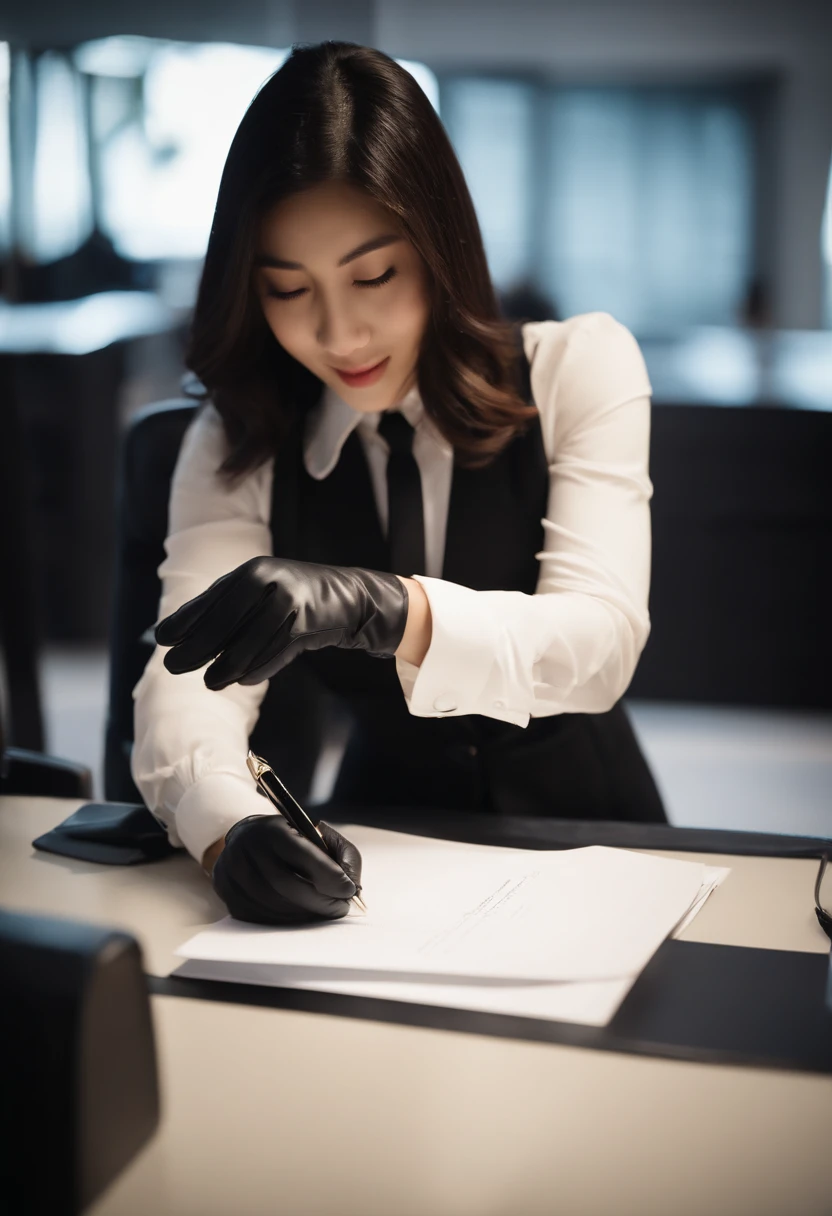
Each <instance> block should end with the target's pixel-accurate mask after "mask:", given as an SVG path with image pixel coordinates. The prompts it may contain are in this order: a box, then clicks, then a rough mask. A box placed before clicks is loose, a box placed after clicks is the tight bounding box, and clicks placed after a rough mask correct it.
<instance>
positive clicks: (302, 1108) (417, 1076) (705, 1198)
mask: <svg viewBox="0 0 832 1216" xmlns="http://www.w3.org/2000/svg"><path fill="white" fill-rule="evenodd" d="M77 805H78V803H76V802H70V801H52V800H40V799H22V798H5V799H0V903H2V904H3V905H4V906H6V907H11V908H16V909H20V910H29V911H36V912H42V913H50V914H57V915H67V916H73V917H76V918H78V919H84V920H90V921H97V922H100V923H104V924H111V925H113V926H117V927H120V928H124V929H127V930H129V931H130V932H132V933H134V934H135V935H136V937H137V938H138V939H139V941H140V942H141V944H142V947H143V950H144V956H145V964H146V967H147V970H148V971H151V972H154V973H155V974H158V975H164V974H167V972H168V971H170V970H171V968H172V967H173V966H174V965H175V961H176V960H175V959H174V955H173V951H174V949H175V948H176V946H178V945H179V944H180V943H181V942H182V941H183V940H185V938H186V937H187V936H189V935H190V934H192V933H194V932H196V931H197V930H198V929H200V928H201V927H203V926H204V925H205V924H207V923H210V922H211V921H213V920H216V919H217V918H218V917H219V916H221V915H222V914H223V908H222V905H221V904H220V902H219V901H218V900H217V899H216V897H215V896H214V894H213V892H212V891H211V888H210V886H209V884H208V882H207V880H206V879H205V878H204V876H203V875H202V874H201V872H200V871H199V869H198V867H197V866H196V865H195V863H194V862H193V861H192V860H191V859H190V858H188V857H186V856H184V855H183V856H182V857H174V858H171V859H169V860H167V861H165V862H164V863H161V864H156V865H148V866H139V867H135V868H133V867H103V866H96V865H93V864H92V863H85V862H80V861H73V860H70V859H68V858H61V857H56V856H54V855H52V854H46V853H38V852H37V851H36V850H34V849H32V848H31V841H32V839H33V838H34V837H35V836H37V835H39V834H40V833H42V832H45V831H47V830H49V828H51V827H54V826H55V824H56V823H58V822H60V820H61V819H63V818H65V817H66V816H67V815H68V814H69V813H70V812H71V811H73V810H74V809H75V807H76V806H77ZM667 855H668V856H675V855H676V854H667ZM679 856H684V857H687V858H688V859H690V858H691V857H694V856H696V855H694V854H690V853H687V854H684V855H682V854H679ZM706 857H707V859H708V860H711V861H713V862H714V863H715V864H725V865H729V866H731V868H732V873H731V875H730V876H729V877H728V879H727V880H726V882H725V884H724V885H723V887H722V888H720V890H718V891H717V892H716V893H715V894H714V895H713V896H712V897H711V899H710V901H709V902H708V904H707V905H706V906H705V908H704V909H703V911H702V912H701V913H700V915H699V916H698V917H697V919H696V920H695V921H694V923H693V925H692V926H691V927H690V928H689V929H688V930H687V931H686V932H685V934H684V936H685V937H686V938H687V939H689V940H697V941H707V942H715V943H719V944H727V945H744V946H754V947H768V948H778V949H788V950H801V951H812V952H818V953H823V952H826V951H828V948H829V947H828V941H827V939H826V937H825V936H824V935H823V933H822V932H821V931H820V928H819V926H818V925H817V921H816V920H815V917H814V914H813V912H812V883H813V879H814V872H815V867H816V864H817V863H816V862H814V861H811V860H802V859H788V860H786V859H778V858H755V857H722V856H716V855H703V860H704V859H705V858H706ZM153 1011H154V1021H155V1028H156V1036H157V1045H158V1051H159V1063H160V1075H161V1080H162V1099H163V1110H164V1115H163V1122H162V1125H161V1128H160V1131H159V1133H158V1134H157V1136H156V1138H155V1140H154V1141H153V1142H152V1143H151V1144H150V1145H149V1146H148V1148H147V1149H146V1150H145V1151H144V1152H143V1153H142V1154H141V1155H140V1157H139V1158H138V1159H137V1160H136V1161H135V1162H134V1163H133V1165H132V1166H131V1167H130V1168H129V1169H128V1170H126V1171H125V1173H124V1174H123V1176H122V1177H121V1178H120V1179H119V1180H118V1181H117V1182H116V1183H115V1184H114V1185H113V1187H111V1188H110V1190H109V1191H108V1192H107V1194H106V1195H105V1196H103V1197H102V1199H101V1200H100V1201H99V1203H98V1204H97V1205H96V1207H95V1208H94V1209H93V1211H92V1212H91V1216H134V1214H135V1216H140V1214H141V1216H145V1214H146V1213H147V1212H149V1211H152V1212H154V1213H156V1214H158V1216H174V1213H175V1214H176V1216H191V1213H193V1216H230V1213H232V1212H233V1213H235V1216H273V1213H274V1212H276V1211H280V1212H281V1216H296V1214H297V1216H301V1214H302V1216H307V1214H308V1216H328V1213H330V1212H336V1211H337V1212H339V1213H344V1214H345V1216H350V1214H351V1213H355V1214H356V1216H358V1214H359V1213H360V1214H361V1216H375V1214H376V1213H377V1214H379V1216H382V1214H383V1216H390V1214H391V1213H395V1216H410V1214H412V1216H424V1214H425V1213H428V1212H430V1213H431V1214H432V1216H457V1214H459V1216H526V1214H529V1216H532V1214H534V1213H547V1214H548V1213H552V1212H554V1211H557V1212H558V1213H559V1214H561V1216H573V1214H576V1216H577V1214H580V1216H584V1214H585V1216H604V1214H605V1213H608V1212H609V1213H612V1212H615V1213H616V1216H624V1214H626V1213H632V1214H633V1216H649V1214H651V1213H656V1214H657V1216H658V1214H660V1216H666V1214H667V1212H668V1211H673V1212H674V1214H675V1216H687V1213H691V1214H693V1213H696V1216H699V1214H700V1213H701V1212H702V1211H703V1210H710V1211H714V1212H719V1214H720V1216H732V1214H736V1216H747V1213H749V1212H752V1211H753V1212H754V1213H755V1216H765V1214H767V1213H770V1214H771V1216H782V1213H783V1212H785V1211H793V1212H800V1213H801V1216H811V1214H812V1213H827V1214H828V1213H829V1212H830V1210H832V1177H830V1171H829V1164H828V1162H829V1150H828V1129H829V1126H830V1123H832V1078H829V1077H822V1076H814V1075H811V1074H808V1075H807V1074H797V1073H790V1072H785V1071H774V1070H757V1069H753V1068H736V1067H729V1066H724V1065H723V1066H713V1065H705V1064H691V1063H682V1062H677V1061H671V1060H657V1059H649V1058H644V1057H636V1056H627V1055H618V1054H615V1053H610V1052H595V1051H587V1050H581V1049H576V1048H571V1047H563V1046H555V1045H552V1044H539V1043H529V1042H518V1041H513V1040H509V1039H490V1038H486V1037H482V1036H477V1035H467V1034H461V1033H457V1032H450V1031H444V1030H443V1031H437V1030H430V1029H422V1028H416V1027H412V1026H399V1025H390V1024H382V1023H377V1022H369V1021H366V1022H365V1021H359V1020H353V1019H350V1018H338V1017H332V1016H328V1015H323V1014H309V1013H297V1012H294V1011H290V1010H282V1009H263V1008H253V1007H249V1006H238V1005H232V1004H219V1003H214V1002H202V1001H194V1000H180V999H177V998H171V997H154V998H153ZM314 1056H317V1057H318V1058H319V1059H320V1060H322V1061H323V1067H322V1068H319V1069H316V1070H315V1071H314V1072H313V1074H312V1080H311V1083H310V1075H309V1071H308V1069H306V1068H305V1067H304V1061H307V1060H309V1059H311V1058H313V1057H314ZM327 1074H328V1075H330V1076H331V1078H332V1080H331V1083H330V1084H329V1085H328V1084H327V1083H326V1080H325V1077H326V1075H327ZM287 1116H288V1117H287Z"/></svg>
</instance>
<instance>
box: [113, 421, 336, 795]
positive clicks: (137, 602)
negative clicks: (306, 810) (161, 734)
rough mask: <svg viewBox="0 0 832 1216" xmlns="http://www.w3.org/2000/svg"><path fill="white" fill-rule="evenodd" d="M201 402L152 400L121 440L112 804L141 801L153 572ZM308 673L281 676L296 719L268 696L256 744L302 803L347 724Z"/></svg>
mask: <svg viewBox="0 0 832 1216" xmlns="http://www.w3.org/2000/svg"><path fill="white" fill-rule="evenodd" d="M196 408H197V407H196V405H195V404H194V402H193V401H192V400H187V399H178V400H170V401H162V402H159V403H157V404H155V405H150V406H147V407H145V408H144V409H143V410H141V411H139V412H138V413H137V414H135V415H134V416H133V418H132V419H131V421H130V423H129V425H128V427H127V430H126V432H125V435H124V439H123V443H122V451H121V461H120V469H119V474H118V481H117V502H116V555H115V571H114V583H113V603H112V617H111V628H110V686H109V706H108V712H107V724H106V733H105V742H104V796H105V798H107V800H108V801H112V802H135V803H141V802H142V797H141V794H140V793H139V791H138V789H137V788H136V785H135V782H134V781H133V778H132V775H131V773H130V754H131V750H132V746H133V696H132V694H133V689H134V688H135V686H136V684H137V683H138V681H139V678H140V677H141V674H142V672H143V671H144V668H145V666H146V665H147V661H148V659H149V658H150V655H151V653H152V648H153V642H152V640H150V639H151V631H152V628H153V626H154V624H155V623H156V620H157V613H158V609H159V597H160V594H161V584H160V581H159V577H158V575H157V573H156V572H157V570H158V567H159V566H160V565H161V563H162V561H163V560H164V556H165V549H164V541H165V536H166V535H167V526H168V499H169V497H170V483H171V478H172V476H173V470H174V468H175V466H176V460H177V457H178V455H179V448H180V445H181V443H182V437H183V435H184V434H185V431H186V430H187V428H188V426H189V425H190V423H191V422H192V421H193V419H194V417H195V415H196ZM311 679H312V677H311V676H310V675H309V673H306V674H305V675H304V674H303V673H301V671H300V669H299V667H298V666H296V665H294V664H292V665H290V666H289V667H288V668H287V669H286V670H285V671H283V672H281V675H280V680H281V696H283V697H285V696H287V695H289V696H291V697H292V698H293V701H292V706H293V713H292V715H291V718H289V719H287V717H286V715H285V712H284V713H283V714H280V715H279V716H278V712H277V709H276V705H275V702H273V701H272V698H271V697H270V696H269V693H268V692H267V693H266V696H265V698H264V700H263V702H262V705H261V708H260V715H259V719H258V722H257V725H256V726H255V729H254V731H253V732H252V736H251V740H250V743H251V746H252V747H253V748H254V750H255V751H258V752H260V753H262V754H265V755H266V756H267V757H268V758H269V759H270V761H271V762H272V763H273V764H274V765H275V767H277V768H278V769H279V771H280V774H281V776H282V777H283V779H284V780H285V782H286V784H287V785H288V786H289V788H290V789H291V791H292V793H293V794H294V795H295V797H297V798H300V799H302V800H303V799H308V798H309V793H310V789H311V786H312V780H313V777H314V773H315V768H316V766H317V763H318V759H319V756H320V753H321V750H322V748H323V747H324V745H325V742H326V740H327V738H329V737H331V736H333V735H334V732H336V731H337V732H339V735H340V734H342V733H343V730H344V724H343V719H342V718H340V717H339V714H338V709H337V706H336V705H335V703H334V701H333V699H332V697H330V696H328V695H327V694H326V693H325V692H324V690H322V689H321V688H313V687H312V685H311Z"/></svg>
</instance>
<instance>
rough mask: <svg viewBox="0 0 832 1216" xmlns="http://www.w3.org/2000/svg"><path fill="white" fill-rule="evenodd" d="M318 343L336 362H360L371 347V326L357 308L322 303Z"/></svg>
mask: <svg viewBox="0 0 832 1216" xmlns="http://www.w3.org/2000/svg"><path fill="white" fill-rule="evenodd" d="M317 341H318V345H319V346H320V347H321V348H322V349H323V350H324V351H325V352H326V353H327V355H328V356H329V357H330V358H332V360H333V361H334V362H336V363H344V362H347V363H358V362H360V356H361V352H362V350H368V349H369V347H370V328H369V326H368V325H367V324H366V323H365V322H364V321H362V319H361V318H360V316H358V314H357V312H356V311H355V309H350V308H346V307H344V306H343V305H341V306H333V305H327V304H324V305H322V309H321V315H320V319H319V321H318V326H317Z"/></svg>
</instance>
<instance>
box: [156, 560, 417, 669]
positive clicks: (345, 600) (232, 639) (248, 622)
mask: <svg viewBox="0 0 832 1216" xmlns="http://www.w3.org/2000/svg"><path fill="white" fill-rule="evenodd" d="M407 607H408V595H407V587H406V586H405V584H404V583H403V582H402V581H401V579H399V578H398V577H397V576H396V575H395V574H382V573H380V572H378V571H376V570H361V569H359V568H357V567H355V566H322V565H318V563H316V562H295V561H289V560H286V559H284V558H280V557H253V558H252V559H251V560H250V561H247V562H244V563H243V565H242V566H238V567H237V568H236V570H232V571H231V573H230V574H225V575H223V577H222V578H218V579H217V580H216V582H215V583H212V584H211V586H210V587H209V588H208V590H207V591H203V593H202V594H201V595H198V596H196V597H195V598H194V599H192V600H188V602H187V603H186V604H183V605H182V607H181V608H179V609H178V610H177V611H176V612H173V613H171V615H170V616H167V617H165V619H164V620H162V621H160V622H159V624H158V625H157V626H156V641H157V642H158V643H159V645H160V646H171V647H172V649H171V650H169V651H168V653H167V654H166V655H165V660H164V662H165V667H167V669H168V671H170V672H173V674H174V675H180V674H181V673H182V672H184V671H196V669H197V668H199V667H203V666H204V665H205V664H206V663H208V662H210V660H211V659H214V660H215V662H213V663H211V666H210V667H209V668H208V670H207V671H206V672H205V683H206V685H207V687H208V688H212V689H220V688H225V687H227V685H229V684H234V683H238V684H259V683H260V682H261V681H262V680H268V679H270V678H271V677H272V676H273V675H275V674H276V673H277V672H278V671H281V670H282V669H283V668H284V667H286V666H288V664H289V663H291V661H292V659H294V658H295V657H296V656H297V655H298V654H300V653H301V651H304V650H319V649H320V648H321V647H323V646H339V647H343V648H345V649H348V650H366V651H368V652H369V653H370V654H372V655H392V654H394V653H395V651H396V649H397V648H398V645H399V643H400V642H401V640H402V636H403V634H404V629H405V625H406V624H407Z"/></svg>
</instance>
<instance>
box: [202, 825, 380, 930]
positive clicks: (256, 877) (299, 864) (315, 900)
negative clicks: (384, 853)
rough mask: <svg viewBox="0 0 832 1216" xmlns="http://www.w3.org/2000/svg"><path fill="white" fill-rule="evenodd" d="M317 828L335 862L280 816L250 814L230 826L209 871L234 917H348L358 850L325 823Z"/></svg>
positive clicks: (286, 921)
mask: <svg viewBox="0 0 832 1216" xmlns="http://www.w3.org/2000/svg"><path fill="white" fill-rule="evenodd" d="M318 827H319V828H320V829H321V834H322V835H323V837H324V840H325V841H326V843H327V845H328V846H329V847H330V848H332V849H334V851H335V855H336V857H337V858H338V861H337V862H335V861H333V859H332V858H331V857H328V856H327V854H326V853H324V851H323V849H319V848H318V847H317V846H316V845H314V844H312V843H311V842H310V841H308V840H307V839H306V838H305V837H304V836H301V834H300V832H298V831H296V830H295V829H294V828H293V827H292V825H291V824H290V823H289V822H288V820H286V819H284V818H283V816H282V815H249V817H248V818H247V819H241V820H240V822H239V823H235V824H234V826H233V828H231V830H230V831H229V832H228V833H227V834H226V837H225V847H224V848H223V851H222V852H221V853H220V855H219V857H218V858H217V861H216V864H215V866H214V869H213V872H212V874H211V881H212V883H213V885H214V890H215V891H216V892H217V894H218V895H219V897H220V899H221V900H222V901H223V903H224V904H225V906H226V907H227V908H228V911H229V912H230V913H231V915H232V916H234V917H236V918H237V920H248V921H254V922H255V924H258V925H296V924H302V923H303V922H304V921H316V920H338V919H339V918H340V917H342V916H346V915H347V912H348V911H349V906H350V905H349V901H350V899H351V898H352V897H353V895H355V893H356V891H358V890H360V889H361V854H360V853H359V852H358V849H357V848H356V847H355V845H354V844H350V842H349V841H348V840H347V839H346V838H345V837H344V836H342V835H341V833H340V832H336V830H335V828H333V827H330V825H329V824H328V823H319V824H318ZM342 866H343V869H342V868H341V867H342Z"/></svg>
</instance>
